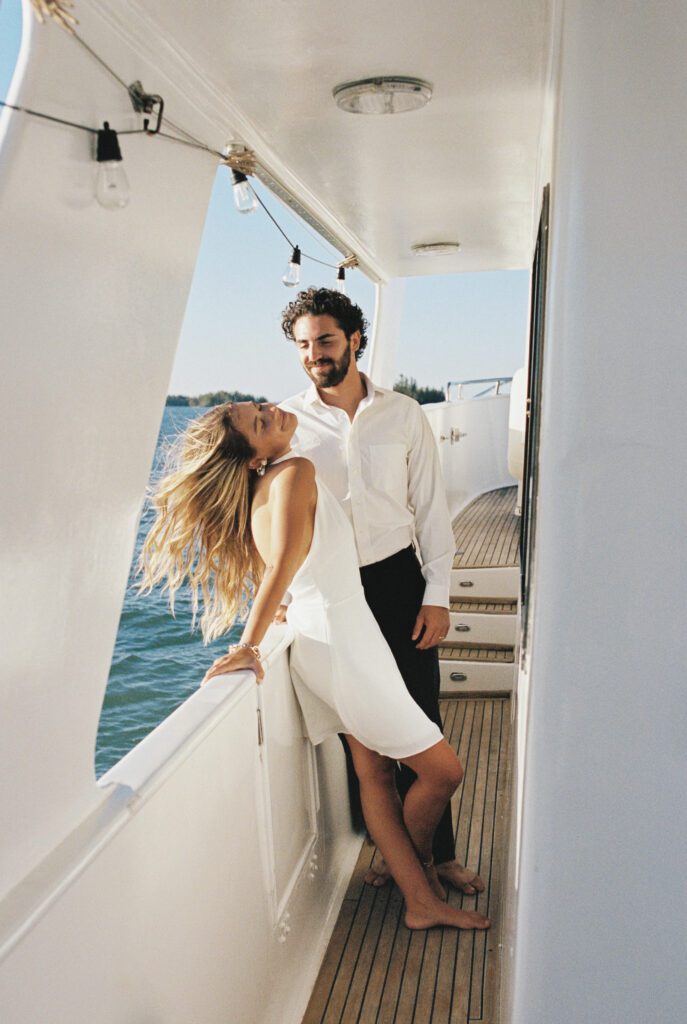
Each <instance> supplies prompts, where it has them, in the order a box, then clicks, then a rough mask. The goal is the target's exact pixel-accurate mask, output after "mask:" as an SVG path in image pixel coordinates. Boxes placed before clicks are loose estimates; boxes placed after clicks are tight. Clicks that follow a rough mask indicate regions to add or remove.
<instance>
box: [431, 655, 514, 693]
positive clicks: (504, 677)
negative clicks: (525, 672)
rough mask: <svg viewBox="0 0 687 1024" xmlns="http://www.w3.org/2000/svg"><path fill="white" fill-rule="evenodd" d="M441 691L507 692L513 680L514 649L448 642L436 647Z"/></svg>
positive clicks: (511, 687) (511, 686)
mask: <svg viewBox="0 0 687 1024" xmlns="http://www.w3.org/2000/svg"><path fill="white" fill-rule="evenodd" d="M439 670H440V673H441V692H442V694H446V695H455V694H457V693H463V694H465V693H470V694H475V693H510V692H511V691H512V689H513V682H514V679H515V648H514V646H512V645H509V644H497V643H491V644H489V643H480V644H466V643H447V644H444V645H442V646H441V647H440V648H439Z"/></svg>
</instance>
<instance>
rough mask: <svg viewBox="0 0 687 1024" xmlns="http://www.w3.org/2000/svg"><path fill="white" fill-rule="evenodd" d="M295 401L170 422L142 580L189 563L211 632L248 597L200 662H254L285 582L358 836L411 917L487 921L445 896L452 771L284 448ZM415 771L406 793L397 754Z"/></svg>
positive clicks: (457, 773)
mask: <svg viewBox="0 0 687 1024" xmlns="http://www.w3.org/2000/svg"><path fill="white" fill-rule="evenodd" d="M296 426H297V420H296V417H295V416H294V414H293V413H289V412H285V411H283V410H281V409H278V408H277V407H276V406H275V405H270V404H263V405H258V404H257V403H254V402H239V403H232V404H227V405H222V406H217V407H216V408H214V409H212V410H211V411H210V412H208V413H206V414H205V415H204V416H201V417H200V418H199V419H197V420H194V421H193V422H192V423H191V424H190V425H189V426H188V428H187V430H186V431H185V433H184V434H183V435H182V438H181V441H180V444H179V450H178V465H177V467H176V469H174V470H173V471H172V472H170V473H169V474H168V475H167V476H166V477H164V479H162V480H161V481H160V483H159V484H158V486H157V489H156V492H155V495H154V498H153V501H154V505H155V507H156V509H157V517H156V520H155V523H154V524H153V527H152V528H151V530H150V533H149V534H148V537H147V539H146V542H145V545H144V548H143V551H142V554H141V565H140V568H141V571H142V572H143V583H142V587H143V588H144V589H149V588H150V587H152V586H153V585H155V584H156V583H163V584H164V585H165V586H166V587H167V588H168V589H169V592H170V601H171V603H172V605H173V602H174V595H175V593H176V591H177V590H178V589H179V587H180V586H181V584H182V583H183V582H184V579H185V578H186V577H188V579H189V581H190V584H191V589H192V593H193V604H194V611H196V610H197V608H198V603H199V592H200V594H202V599H203V606H204V607H203V614H202V617H201V626H202V629H203V635H204V637H205V639H206V640H211V639H214V638H215V637H217V636H219V635H221V634H222V633H224V632H225V631H226V630H227V629H229V628H230V626H231V625H232V624H233V622H234V620H235V619H236V617H237V616H239V617H241V616H243V615H244V614H245V612H246V611H247V609H248V606H249V603H250V601H251V598H252V606H251V608H250V613H249V614H248V617H247V621H246V626H245V629H244V632H243V636H242V639H241V642H240V643H239V644H233V645H232V646H231V647H230V648H229V653H228V654H226V655H225V656H224V657H222V658H219V659H218V660H217V661H216V662H215V663H214V665H213V666H212V667H211V668H210V670H209V671H208V672H207V674H206V676H205V679H204V680H203V681H204V682H205V681H207V680H208V679H211V678H212V677H213V676H216V675H220V674H223V673H226V672H233V671H236V670H238V669H246V668H250V669H252V670H253V671H254V672H255V674H256V676H257V678H258V681H259V680H261V679H262V678H263V675H264V671H263V668H262V665H261V664H260V648H259V645H260V642H261V641H262V639H263V637H264V635H265V633H266V631H267V629H268V626H269V625H270V623H271V622H272V619H273V617H274V615H275V612H276V611H277V608H278V607H279V605H280V603H281V600H282V598H283V595H284V593H285V592H286V590H287V589H288V590H289V591H290V592H291V595H292V603H291V606H290V609H289V622H290V623H291V624H292V626H293V628H294V631H295V640H294V643H293V646H292V652H291V671H292V676H293V680H294V685H295V687H296V691H297V694H298V697H299V701H300V704H301V708H302V711H303V716H304V719H305V723H306V727H307V730H308V735H309V736H310V739H311V740H312V742H313V743H319V742H321V741H322V740H324V739H325V738H326V737H327V736H329V735H332V734H334V733H337V732H338V733H343V734H345V736H346V741H347V743H348V744H349V746H350V749H351V753H352V756H353V762H354V765H355V769H356V773H357V775H358V777H359V780H360V788H361V799H362V804H363V813H364V815H365V821H366V823H367V826H368V829H369V832H370V835H371V836H372V838H373V840H374V841H375V843H376V844H377V846H378V847H379V849H380V851H381V853H382V855H383V857H384V859H385V861H386V863H387V865H388V868H389V870H390V872H391V874H392V875H393V877H394V879H395V880H396V882H397V884H398V886H399V888H400V889H401V891H402V893H403V896H404V898H405V903H406V909H405V923H406V925H407V926H408V927H409V928H416V929H417V928H429V927H432V926H434V925H449V926H452V927H455V928H466V929H472V928H481V929H483V928H488V927H489V921H488V920H487V918H485V917H483V916H482V915H481V914H478V913H476V912H474V911H463V910H458V909H457V908H455V907H451V906H449V905H448V904H447V903H445V902H444V901H443V900H444V897H445V894H444V891H443V889H442V888H441V884H440V882H439V880H438V878H437V875H436V871H435V869H434V865H433V862H432V855H431V848H432V837H433V835H434V829H435V828H436V824H437V822H438V820H439V818H440V816H441V814H442V812H443V810H444V807H445V806H446V803H447V801H448V800H449V799H450V797H451V795H452V793H453V792H454V790H455V789H456V787H457V786H458V784H459V783H460V781H461V779H462V775H463V771H462V768H461V765H460V762H459V761H458V758H457V757H456V755H455V753H454V751H453V750H452V748H451V747H450V745H449V744H448V743H447V742H446V740H445V739H444V738H443V736H442V734H441V731H440V730H439V728H438V727H437V726H436V725H435V724H434V723H433V722H431V721H430V720H429V719H428V718H427V717H426V716H425V714H424V713H423V712H422V711H421V710H420V708H419V707H418V706H417V705H416V704H415V702H414V701H413V700H412V698H411V697H410V695H409V694H408V692H407V690H406V688H405V686H404V684H403V681H402V679H401V676H400V675H399V673H398V669H397V667H396V663H395V662H394V659H393V656H392V655H391V652H390V651H389V648H388V647H387V645H386V643H385V641H384V639H383V637H382V635H381V633H380V631H379V627H378V626H377V623H376V622H375V620H374V618H373V616H372V613H371V612H370V610H369V608H368V606H367V604H366V602H365V598H364V594H363V591H362V586H361V582H360V576H359V573H358V569H357V558H356V554H355V542H354V539H353V533H352V530H351V528H350V525H349V523H348V521H347V519H346V516H345V514H344V512H343V511H342V509H341V508H340V506H339V504H338V502H337V501H336V499H335V498H334V497H333V496H332V495H331V493H330V492H329V491H328V490H327V488H326V487H325V486H324V485H323V484H321V483H318V482H317V480H316V477H315V470H314V467H313V465H312V463H311V462H309V461H308V460H307V459H303V458H299V457H297V456H295V455H294V454H293V453H292V452H291V447H290V445H291V439H292V437H293V434H294V431H295V429H296ZM396 761H402V762H403V763H404V764H406V765H408V766H409V767H410V768H411V769H412V770H413V771H414V772H415V773H416V775H417V780H416V782H415V783H414V784H413V785H412V786H411V788H410V790H409V792H408V794H407V796H406V799H405V801H404V804H403V806H402V807H401V803H400V800H399V798H398V794H397V791H396V786H395V782H394V768H395V762H396Z"/></svg>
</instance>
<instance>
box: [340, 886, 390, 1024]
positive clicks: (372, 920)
mask: <svg viewBox="0 0 687 1024" xmlns="http://www.w3.org/2000/svg"><path fill="white" fill-rule="evenodd" d="M368 888H369V891H370V892H371V893H372V895H373V903H372V911H371V913H370V917H369V920H368V922H367V928H366V929H365V935H364V938H363V941H362V943H361V946H360V950H359V953H358V957H357V960H356V964H355V968H354V971H353V976H352V978H351V984H350V985H349V988H348V995H347V996H346V1003H345V1005H344V1011H343V1014H342V1017H341V1021H342V1024H348V1022H349V1021H350V1022H351V1024H355V1022H357V1021H358V1020H359V1019H360V1012H361V1010H362V1005H363V1000H364V999H365V993H366V992H367V986H368V983H369V980H370V974H371V973H372V969H373V966H374V964H375V962H376V958H377V956H378V953H379V943H380V939H381V936H382V932H383V926H384V920H385V918H386V913H387V909H388V905H389V899H390V895H391V890H392V886H391V884H388V885H386V886H383V887H382V888H380V889H375V888H371V887H368ZM380 966H381V964H380Z"/></svg>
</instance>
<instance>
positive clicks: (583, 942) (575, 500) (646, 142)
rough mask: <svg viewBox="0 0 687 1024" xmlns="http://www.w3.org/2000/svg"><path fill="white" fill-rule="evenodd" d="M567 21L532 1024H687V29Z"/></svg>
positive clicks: (535, 645)
mask: <svg viewBox="0 0 687 1024" xmlns="http://www.w3.org/2000/svg"><path fill="white" fill-rule="evenodd" d="M561 6H562V39H561V59H560V67H559V69H558V78H559V94H558V109H557V115H556V117H557V120H556V153H555V160H554V173H553V178H552V182H551V196H552V218H551V231H550V235H551V238H550V280H549V292H548V306H547V310H548V312H547V320H548V322H547V331H546V341H545V351H546V357H545V363H544V382H543V396H544V399H543V407H542V431H541V447H540V478H539V498H538V508H537V526H536V530H537V534H536V555H535V565H534V567H533V577H532V580H533V596H534V602H535V609H536V611H535V618H534V622H533V629H532V634H531V640H530V644H529V652H528V657H529V709H528V722H527V750H526V774H525V777H524V787H523V814H522V846H521V851H520V891H519V899H518V908H517V937H516V943H515V957H516V963H515V975H514V978H515V990H514V1001H513V1015H512V1020H513V1022H514V1024H543V1022H551V1021H556V1022H557V1024H573V1022H579V1021H581V1020H603V1021H609V1022H610V1021H612V1022H616V1021H618V1022H620V1021H622V1022H624V1024H639V1022H643V1021H647V1020H656V1021H658V1020H684V1019H685V1017H687V975H686V974H685V969H684V923H685V920H686V919H687V887H686V886H685V874H686V871H687V858H686V857H685V842H684V837H685V835H686V834H687V815H686V813H685V796H684V794H685V787H686V785H687V758H686V751H687V722H686V719H685V710H684V709H685V652H684V633H685V627H684V609H685V606H686V605H687V587H686V576H685V565H687V532H686V531H685V506H686V505H687V476H686V473H685V468H686V467H687V450H686V445H685V387H684V382H685V380H687V348H686V346H685V324H686V323H687V292H686V290H685V286H684V282H685V278H686V277H687V250H686V248H685V235H686V233H687V206H686V204H685V190H684V168H685V166H686V165H687V135H686V134H685V132H684V130H683V125H684V117H685V109H684V108H685V102H684V97H685V94H686V93H687V65H686V64H685V61H684V52H685V45H686V42H687V7H685V4H684V3H683V2H678V0H667V2H665V3H662V4H640V3H629V4H618V3H611V4H590V3H586V2H583V0H567V2H566V3H565V4H564V5H561Z"/></svg>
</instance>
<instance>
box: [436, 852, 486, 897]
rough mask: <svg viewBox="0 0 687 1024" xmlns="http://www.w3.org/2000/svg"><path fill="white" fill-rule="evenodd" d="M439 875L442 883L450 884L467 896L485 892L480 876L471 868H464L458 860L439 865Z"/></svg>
mask: <svg viewBox="0 0 687 1024" xmlns="http://www.w3.org/2000/svg"><path fill="white" fill-rule="evenodd" d="M437 874H438V876H439V878H440V879H441V880H442V882H448V884H449V885H451V886H453V888H454V889H458V890H459V891H460V892H464V893H465V895H466V896H475V895H476V894H477V893H478V892H484V882H483V881H482V879H481V878H480V877H479V875H478V874H476V873H475V872H474V871H471V870H470V868H464V867H463V865H462V864H459V863H458V861H457V860H446V861H444V862H443V863H442V864H437Z"/></svg>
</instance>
